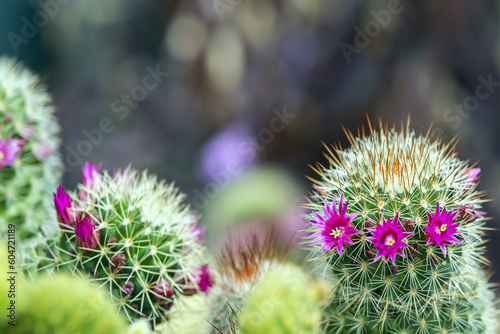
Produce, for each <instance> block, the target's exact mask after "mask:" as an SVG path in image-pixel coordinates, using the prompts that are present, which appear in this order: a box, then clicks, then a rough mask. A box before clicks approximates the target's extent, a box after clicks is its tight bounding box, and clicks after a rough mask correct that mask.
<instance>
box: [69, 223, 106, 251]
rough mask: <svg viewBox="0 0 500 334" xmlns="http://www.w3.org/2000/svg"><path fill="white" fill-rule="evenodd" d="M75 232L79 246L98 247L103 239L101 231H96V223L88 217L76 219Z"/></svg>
mask: <svg viewBox="0 0 500 334" xmlns="http://www.w3.org/2000/svg"><path fill="white" fill-rule="evenodd" d="M75 234H76V243H77V244H78V247H83V248H90V249H96V248H97V247H98V244H99V241H100V240H101V233H100V231H98V230H97V231H96V229H95V225H94V224H93V223H92V222H90V220H89V219H88V218H87V217H84V218H83V219H77V220H76V226H75Z"/></svg>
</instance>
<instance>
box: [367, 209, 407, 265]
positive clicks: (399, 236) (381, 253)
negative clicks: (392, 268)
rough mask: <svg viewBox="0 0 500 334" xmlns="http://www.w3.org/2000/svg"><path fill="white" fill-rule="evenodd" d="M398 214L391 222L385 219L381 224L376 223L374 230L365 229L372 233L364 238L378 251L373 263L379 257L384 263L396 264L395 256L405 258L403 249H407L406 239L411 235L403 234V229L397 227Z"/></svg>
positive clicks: (389, 219)
mask: <svg viewBox="0 0 500 334" xmlns="http://www.w3.org/2000/svg"><path fill="white" fill-rule="evenodd" d="M398 217H399V213H397V214H396V216H395V217H394V219H393V220H391V218H387V220H385V221H384V219H382V224H379V223H377V226H376V227H375V229H371V228H367V230H368V231H370V232H371V233H372V235H373V236H372V237H368V238H366V240H368V241H369V242H371V243H373V246H374V247H375V248H377V249H378V252H377V255H376V256H375V261H377V260H378V259H379V258H380V257H384V259H385V262H387V261H388V260H389V258H390V259H391V260H392V263H393V264H396V254H399V255H401V256H402V257H405V255H404V253H403V247H408V246H409V245H408V239H407V238H408V237H409V236H411V235H413V233H412V232H405V231H404V229H403V227H401V226H400V225H399V221H398Z"/></svg>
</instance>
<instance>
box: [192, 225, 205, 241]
mask: <svg viewBox="0 0 500 334" xmlns="http://www.w3.org/2000/svg"><path fill="white" fill-rule="evenodd" d="M205 230H206V227H205V226H200V225H198V224H195V225H194V227H193V230H192V231H191V235H192V236H193V238H194V240H196V242H200V243H202V242H204V241H205V238H204V237H203V234H204V233H205Z"/></svg>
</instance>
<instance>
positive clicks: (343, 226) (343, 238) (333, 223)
mask: <svg viewBox="0 0 500 334" xmlns="http://www.w3.org/2000/svg"><path fill="white" fill-rule="evenodd" d="M343 201H344V195H342V196H341V197H340V202H339V207H338V211H337V208H336V206H337V203H336V201H335V199H334V200H333V203H332V205H331V206H329V205H328V201H327V200H326V198H325V207H324V208H323V213H324V214H325V217H322V216H320V215H319V214H318V213H317V212H314V214H315V215H316V217H317V219H316V220H311V223H312V224H313V225H314V226H316V227H317V228H319V229H320V231H318V232H315V233H313V234H311V235H310V237H312V238H316V239H315V240H313V241H312V242H311V243H310V244H309V245H315V244H319V243H323V245H322V246H321V248H320V251H322V250H323V249H326V250H327V251H329V250H331V249H333V248H334V247H336V248H337V252H338V253H339V255H340V256H341V257H342V250H343V249H344V246H345V245H354V242H353V241H352V240H351V236H352V235H354V234H359V233H362V232H361V231H359V230H356V229H355V228H354V224H353V223H352V220H353V219H354V218H355V217H356V216H357V215H358V214H359V213H352V214H350V215H349V216H346V212H347V206H348V205H349V201H346V203H345V204H343Z"/></svg>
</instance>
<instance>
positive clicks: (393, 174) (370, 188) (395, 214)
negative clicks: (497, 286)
mask: <svg viewBox="0 0 500 334" xmlns="http://www.w3.org/2000/svg"><path fill="white" fill-rule="evenodd" d="M348 138H349V141H350V143H351V147H350V148H349V149H345V150H342V149H341V148H340V147H333V152H332V150H331V149H329V148H328V152H329V155H327V157H328V159H329V162H330V165H329V166H328V167H323V166H321V165H319V164H318V165H317V168H315V170H316V171H317V172H318V174H319V176H320V178H319V179H318V180H317V181H316V182H315V185H314V192H313V196H312V198H311V201H310V203H309V204H308V206H309V208H310V209H312V212H311V215H310V220H309V221H310V227H311V230H310V232H312V234H311V235H310V237H311V240H310V241H309V242H308V243H309V245H310V246H311V247H310V248H311V257H312V259H313V261H312V262H313V263H315V265H316V267H317V269H318V271H319V272H321V273H322V274H323V275H324V276H325V277H327V278H328V279H330V280H331V284H332V293H331V296H330V301H329V305H328V306H327V307H326V308H325V321H326V324H325V329H326V332H327V333H345V332H349V333H351V332H353V333H354V332H355V333H443V334H444V333H491V334H493V333H497V323H496V319H497V318H498V315H497V314H496V310H495V308H494V300H493V293H491V291H490V290H491V288H490V286H489V284H488V283H487V280H486V279H485V278H484V275H483V274H482V266H483V265H484V264H486V263H487V260H486V259H485V258H484V256H483V253H484V250H485V249H484V239H483V238H484V234H485V230H486V228H485V227H484V224H485V223H484V221H485V213H484V212H483V211H481V210H482V208H481V204H482V203H483V202H484V200H483V199H482V193H481V192H478V191H477V190H476V185H477V181H478V173H479V169H478V168H472V167H469V166H468V165H467V162H463V161H461V160H459V159H458V158H457V154H456V153H455V152H454V147H455V145H454V143H453V142H451V143H442V142H441V141H440V139H439V138H432V136H430V135H429V133H427V134H421V135H420V136H419V135H418V134H416V133H415V132H413V131H411V130H409V124H408V125H407V127H406V129H404V128H403V127H402V128H401V130H399V131H397V130H396V129H394V128H393V129H388V128H387V127H384V126H383V125H382V124H381V125H380V129H379V130H378V131H377V130H374V129H373V128H372V126H371V125H370V135H369V136H366V137H364V138H355V137H354V136H353V135H352V134H351V133H348Z"/></svg>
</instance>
